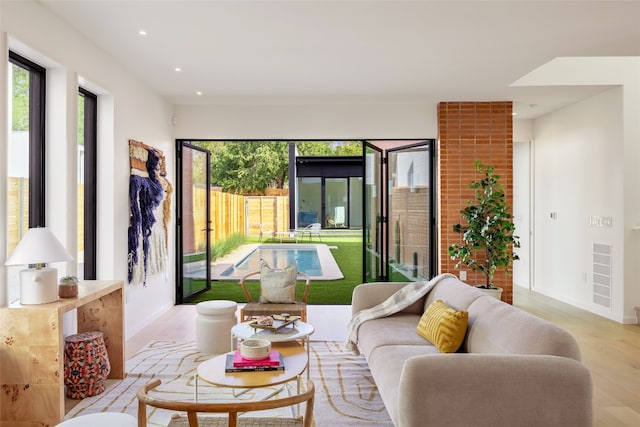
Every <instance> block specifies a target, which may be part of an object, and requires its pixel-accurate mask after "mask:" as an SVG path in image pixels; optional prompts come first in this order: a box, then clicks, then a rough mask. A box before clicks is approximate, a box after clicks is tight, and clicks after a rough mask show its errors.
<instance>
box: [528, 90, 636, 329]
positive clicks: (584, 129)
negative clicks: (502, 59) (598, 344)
mask: <svg viewBox="0 0 640 427" xmlns="http://www.w3.org/2000/svg"><path fill="white" fill-rule="evenodd" d="M622 113H623V89H622V87H616V88H614V89H610V90H608V91H606V92H603V93H601V94H598V95H596V96H593V97H591V98H589V99H586V100H584V101H581V102H579V103H576V104H574V105H571V106H568V107H566V108H563V109H561V110H559V111H556V112H554V113H552V114H549V115H547V116H544V117H542V118H539V119H537V120H536V121H535V125H534V130H535V143H534V156H535V171H534V174H535V196H534V198H535V214H534V217H535V219H534V233H535V262H534V277H535V281H534V283H533V289H534V290H536V291H538V292H541V293H544V294H547V295H549V296H552V297H554V298H557V299H560V300H563V301H567V302H569V303H572V304H574V305H576V306H579V307H582V308H585V309H587V310H589V311H592V312H595V313H598V314H600V315H603V316H605V317H608V318H611V319H614V320H617V321H622V320H623V318H624V303H623V300H624V298H623V291H624V285H625V283H624V262H623V260H624V237H623V226H624V195H623V184H624V171H623V167H622V165H623V164H624V162H623V160H624V159H623V157H624V136H623V120H622V117H623V115H622ZM552 213H554V214H555V215H556V218H555V219H553V218H551V214H552ZM590 216H608V217H611V218H612V220H613V222H612V226H611V227H592V226H590ZM594 242H595V243H610V244H612V245H613V285H612V288H613V301H612V309H611V310H606V309H603V308H601V306H599V305H596V304H594V303H593V302H592V280H591V271H592V244H593V243H594Z"/></svg>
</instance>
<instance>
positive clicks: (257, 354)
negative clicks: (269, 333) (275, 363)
mask: <svg viewBox="0 0 640 427" xmlns="http://www.w3.org/2000/svg"><path fill="white" fill-rule="evenodd" d="M270 352H271V341H269V340H263V339H248V340H244V341H242V342H241V343H240V354H241V355H242V357H244V358H245V359H249V360H261V359H266V358H267V357H269V353H270Z"/></svg>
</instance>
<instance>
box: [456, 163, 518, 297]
mask: <svg viewBox="0 0 640 427" xmlns="http://www.w3.org/2000/svg"><path fill="white" fill-rule="evenodd" d="M475 167H476V171H477V172H478V173H480V174H482V178H481V179H480V181H472V182H471V183H470V184H469V188H471V189H473V190H474V191H475V199H474V200H469V201H468V206H467V207H466V208H464V209H463V210H461V211H460V213H461V214H462V218H463V219H464V220H465V221H466V225H463V224H455V225H454V226H453V231H454V232H456V233H462V243H460V244H454V245H451V246H449V256H450V257H451V258H452V259H458V263H457V264H456V268H457V267H459V266H460V265H466V266H468V267H471V269H472V270H474V271H479V272H481V273H482V274H483V275H484V276H485V278H486V280H485V283H484V284H482V285H477V286H476V287H478V288H480V289H500V288H497V287H496V286H494V285H493V277H494V274H495V272H496V269H498V267H504V270H505V272H506V273H507V274H509V273H510V271H509V267H510V266H511V265H512V263H513V261H514V260H517V259H519V258H518V255H517V254H516V253H515V252H513V248H519V247H520V241H519V240H518V236H516V235H514V231H515V225H514V224H513V215H512V214H511V213H509V206H508V205H507V202H506V196H505V194H504V189H503V187H502V184H500V182H499V179H500V175H496V174H495V173H494V168H493V166H487V167H486V168H485V167H484V166H483V165H482V163H480V162H479V161H477V160H476V162H475Z"/></svg>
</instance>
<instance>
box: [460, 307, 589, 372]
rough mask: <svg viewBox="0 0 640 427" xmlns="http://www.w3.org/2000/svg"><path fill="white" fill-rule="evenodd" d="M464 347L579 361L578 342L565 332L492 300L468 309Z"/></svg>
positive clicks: (467, 349)
mask: <svg viewBox="0 0 640 427" xmlns="http://www.w3.org/2000/svg"><path fill="white" fill-rule="evenodd" d="M463 347H464V348H465V350H466V351H467V352H469V353H499V354H546V355H552V356H563V357H570V358H572V359H575V360H578V361H580V348H579V347H578V343H577V342H576V340H575V339H574V338H573V336H571V334H569V333H568V332H567V331H565V330H564V329H561V328H559V327H557V326H555V325H554V324H552V323H550V322H547V321H546V320H543V319H541V318H539V317H536V316H534V315H532V314H530V313H527V312H526V311H523V310H519V309H518V308H516V307H513V306H511V305H509V304H505V303H503V302H501V301H498V300H497V299H495V298H491V297H484V298H480V299H478V300H476V301H474V302H473V304H471V305H470V306H469V326H468V331H467V339H466V341H465V345H464V346H463Z"/></svg>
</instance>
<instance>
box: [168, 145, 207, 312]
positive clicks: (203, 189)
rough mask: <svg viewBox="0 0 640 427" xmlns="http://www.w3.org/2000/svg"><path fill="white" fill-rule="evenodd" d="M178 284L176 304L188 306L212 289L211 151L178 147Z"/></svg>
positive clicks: (191, 146) (183, 146)
mask: <svg viewBox="0 0 640 427" xmlns="http://www.w3.org/2000/svg"><path fill="white" fill-rule="evenodd" d="M177 146H178V154H177V158H178V181H179V182H178V186H179V191H178V198H177V200H178V209H177V211H178V218H177V221H176V222H177V227H178V232H177V238H178V251H177V256H178V261H177V263H176V264H177V269H176V270H177V275H178V280H176V283H177V285H176V286H177V289H176V302H177V303H178V304H181V303H183V302H187V301H189V300H190V299H192V298H193V297H195V296H196V295H199V294H201V293H203V292H205V291H207V290H209V289H211V268H210V266H211V249H210V248H211V244H210V237H209V233H210V231H211V217H210V209H209V206H210V194H209V192H210V173H209V171H210V170H211V164H210V156H209V151H208V150H205V149H202V148H200V147H196V146H194V145H191V144H190V143H189V142H186V141H180V142H179V143H178V144H177Z"/></svg>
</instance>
